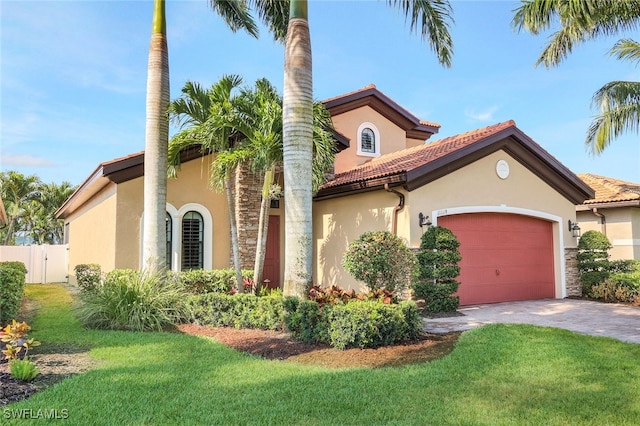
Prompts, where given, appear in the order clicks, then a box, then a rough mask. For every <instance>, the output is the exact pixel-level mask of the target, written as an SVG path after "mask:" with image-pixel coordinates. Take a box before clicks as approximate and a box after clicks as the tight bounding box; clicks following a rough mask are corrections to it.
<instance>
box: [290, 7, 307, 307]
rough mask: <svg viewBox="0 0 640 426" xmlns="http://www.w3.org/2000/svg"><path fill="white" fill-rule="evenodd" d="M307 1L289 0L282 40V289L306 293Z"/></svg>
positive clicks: (292, 293)
mask: <svg viewBox="0 0 640 426" xmlns="http://www.w3.org/2000/svg"><path fill="white" fill-rule="evenodd" d="M307 15H308V13H307V1H306V0H291V8H290V19H289V27H288V31H287V39H286V43H285V66H284V96H283V115H282V121H283V145H284V146H283V159H284V202H285V240H286V241H285V275H284V287H283V291H284V295H285V296H299V297H305V296H306V293H307V290H308V288H309V286H310V285H311V283H312V282H313V279H312V272H313V271H312V268H313V241H312V211H311V203H312V173H311V169H312V167H311V165H312V156H313V142H312V140H313V87H312V86H313V85H312V68H311V39H310V34H309V23H308V20H307Z"/></svg>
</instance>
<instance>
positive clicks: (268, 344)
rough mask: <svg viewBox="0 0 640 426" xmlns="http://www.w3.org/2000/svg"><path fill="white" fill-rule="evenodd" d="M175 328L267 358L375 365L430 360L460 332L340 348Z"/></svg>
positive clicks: (251, 333) (259, 334)
mask: <svg viewBox="0 0 640 426" xmlns="http://www.w3.org/2000/svg"><path fill="white" fill-rule="evenodd" d="M178 329H179V330H180V331H182V332H183V333H188V334H193V335H198V336H207V337H212V338H214V339H215V340H217V341H219V342H220V343H223V344H225V345H227V346H229V347H232V348H234V349H236V350H239V351H242V352H247V353H250V354H253V355H257V356H261V357H263V358H267V359H278V360H287V361H290V362H297V363H300V364H312V365H322V366H326V367H339V368H348V367H370V368H378V367H389V366H400V365H405V364H415V363H420V362H426V361H431V360H434V359H437V358H441V357H443V356H445V355H447V354H449V353H450V352H451V351H452V350H453V348H454V346H455V344H456V342H457V341H458V337H459V336H460V333H449V334H423V335H422V336H420V338H419V339H418V340H416V341H412V342H406V343H404V344H398V345H394V346H384V347H380V348H375V349H347V350H344V351H340V350H338V349H334V348H331V347H330V346H328V345H324V344H312V343H305V342H300V341H297V340H294V339H292V338H291V336H290V335H289V334H287V333H281V332H277V331H265V330H252V329H233V328H227V327H204V326H198V325H194V324H185V325H181V326H179V327H178Z"/></svg>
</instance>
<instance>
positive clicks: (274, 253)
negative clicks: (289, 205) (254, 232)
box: [262, 216, 280, 288]
mask: <svg viewBox="0 0 640 426" xmlns="http://www.w3.org/2000/svg"><path fill="white" fill-rule="evenodd" d="M262 279H263V281H264V280H269V281H270V282H269V288H278V287H280V216H269V230H268V232H267V249H266V251H265V256H264V272H263V273H262Z"/></svg>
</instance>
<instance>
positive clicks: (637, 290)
mask: <svg viewBox="0 0 640 426" xmlns="http://www.w3.org/2000/svg"><path fill="white" fill-rule="evenodd" d="M587 296H589V297H593V298H594V299H601V300H603V301H605V302H622V303H631V302H636V301H638V300H639V299H640V272H630V273H624V272H618V273H614V274H611V275H610V276H609V278H606V279H605V280H604V282H601V283H597V284H594V285H593V286H591V289H590V291H589V293H588V294H587Z"/></svg>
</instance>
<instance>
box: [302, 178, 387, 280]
mask: <svg viewBox="0 0 640 426" xmlns="http://www.w3.org/2000/svg"><path fill="white" fill-rule="evenodd" d="M397 204H398V197H397V196H396V195H394V194H390V193H388V192H386V191H384V190H381V191H375V192H368V193H364V194H357V195H353V196H349V197H341V198H334V199H330V200H324V201H316V202H314V204H313V236H314V250H315V256H314V259H315V264H314V282H315V283H316V284H320V285H321V286H323V287H327V286H332V285H337V286H339V287H341V288H353V289H356V290H358V291H362V290H364V287H362V284H361V283H359V282H357V281H356V280H355V279H354V278H353V277H351V275H349V273H348V272H347V271H345V270H344V268H343V267H342V258H343V256H344V253H345V252H346V250H347V248H348V246H349V243H351V242H352V241H354V240H356V239H357V238H358V237H359V236H360V235H362V234H363V233H365V232H369V231H391V227H392V220H393V219H392V216H393V209H394V207H395V206H396V205H397Z"/></svg>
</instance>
